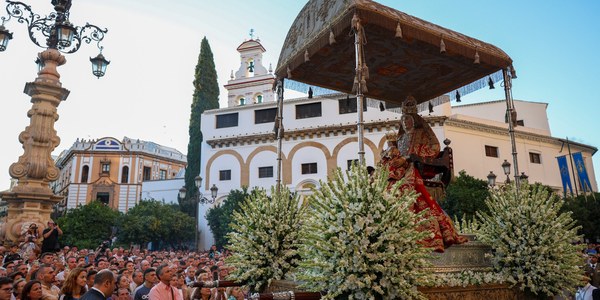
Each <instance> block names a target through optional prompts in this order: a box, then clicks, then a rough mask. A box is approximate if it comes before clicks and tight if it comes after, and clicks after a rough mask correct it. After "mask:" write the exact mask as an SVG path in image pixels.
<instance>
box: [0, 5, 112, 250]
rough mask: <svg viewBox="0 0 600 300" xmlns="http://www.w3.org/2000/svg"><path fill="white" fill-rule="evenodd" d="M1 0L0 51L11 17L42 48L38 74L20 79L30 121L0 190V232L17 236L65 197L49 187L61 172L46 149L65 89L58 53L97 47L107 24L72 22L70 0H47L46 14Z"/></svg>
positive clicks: (102, 68) (52, 142)
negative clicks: (8, 183)
mask: <svg viewBox="0 0 600 300" xmlns="http://www.w3.org/2000/svg"><path fill="white" fill-rule="evenodd" d="M6 2H7V5H6V12H7V13H8V17H1V18H0V20H1V21H2V25H0V51H4V50H6V47H7V45H8V41H9V40H10V39H12V37H13V34H12V33H11V32H9V31H8V30H7V29H6V28H5V27H4V25H5V23H6V22H7V21H10V20H11V19H12V18H15V19H16V20H17V23H20V24H26V25H27V29H28V33H29V38H30V39H31V41H32V42H33V43H34V44H36V45H37V46H39V47H41V48H44V50H43V51H42V52H40V53H38V55H37V59H36V61H35V62H36V64H37V65H38V72H37V78H35V80H34V81H33V82H28V83H26V84H25V90H24V92H25V94H27V95H29V96H30V97H31V103H32V107H31V109H30V110H29V112H28V113H27V116H28V117H29V118H30V123H29V126H27V127H26V128H25V130H24V131H23V132H21V134H20V135H19V142H20V143H21V144H23V152H24V153H23V155H21V156H20V157H19V158H18V161H17V162H15V163H13V164H12V165H11V166H10V168H9V170H8V172H9V174H10V176H11V177H12V178H15V179H17V180H18V181H17V184H16V186H14V187H13V188H12V189H11V190H9V191H6V192H2V193H0V197H1V198H2V199H3V200H4V201H6V202H7V203H8V217H7V221H6V224H5V228H7V230H6V232H5V236H4V238H5V239H6V240H12V241H16V240H17V239H18V238H19V237H20V234H21V233H20V230H19V228H21V226H22V225H23V224H24V223H26V222H32V221H33V222H36V223H38V224H45V223H46V222H47V221H48V220H49V219H50V216H51V213H52V211H53V209H54V207H56V210H57V213H58V212H60V211H59V209H61V206H55V204H57V203H59V202H61V201H62V200H63V198H64V197H63V196H60V195H56V194H54V192H53V190H52V189H51V188H50V182H52V181H55V180H57V179H58V177H59V174H60V172H59V170H58V168H57V167H56V165H55V163H54V160H53V159H52V157H51V155H50V154H51V153H52V151H54V149H55V148H56V147H57V146H58V145H59V143H60V138H59V137H58V136H57V134H56V130H55V129H54V123H55V122H56V120H58V113H57V108H58V105H59V104H60V103H61V102H62V101H64V100H66V99H67V97H68V96H69V93H70V92H69V90H67V89H65V88H64V87H63V86H62V83H61V82H60V74H59V73H58V71H57V67H59V66H62V65H64V64H65V63H66V61H67V60H66V59H65V57H64V56H63V55H62V54H61V53H66V54H69V53H75V52H77V50H79V48H80V47H81V45H82V44H83V43H86V44H90V43H92V42H95V43H96V45H97V47H98V48H99V49H100V50H102V47H101V46H100V42H101V41H102V40H103V39H104V34H105V33H106V32H107V30H106V29H101V28H100V27H98V26H96V25H91V24H89V23H86V24H85V25H84V26H75V25H73V24H71V23H70V22H69V15H70V12H69V9H70V8H71V0H51V3H52V5H53V6H54V12H52V13H50V14H49V15H47V16H45V17H42V16H41V15H38V14H36V13H34V12H33V11H32V10H31V7H30V6H29V5H27V4H25V3H23V2H18V1H11V0H7V1H6ZM91 61H92V63H93V65H94V66H93V72H94V75H95V76H98V77H101V76H103V75H104V74H105V72H106V66H107V65H108V63H109V62H108V61H107V60H106V59H104V57H103V56H101V55H99V57H96V58H95V59H92V60H91ZM62 208H63V209H64V207H62ZM63 211H64V210H63Z"/></svg>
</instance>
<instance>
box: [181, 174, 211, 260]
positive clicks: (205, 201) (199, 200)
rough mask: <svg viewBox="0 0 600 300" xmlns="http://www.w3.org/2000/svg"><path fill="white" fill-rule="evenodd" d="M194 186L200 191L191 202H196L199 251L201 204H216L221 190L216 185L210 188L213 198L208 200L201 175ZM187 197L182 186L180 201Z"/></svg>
mask: <svg viewBox="0 0 600 300" xmlns="http://www.w3.org/2000/svg"><path fill="white" fill-rule="evenodd" d="M194 185H195V186H196V188H197V189H198V193H197V194H196V195H193V196H192V197H191V198H190V200H191V201H193V202H194V207H195V218H194V219H195V220H196V232H195V234H194V246H195V249H196V250H198V235H199V228H198V221H199V212H198V208H199V206H200V204H212V203H215V200H216V199H217V193H218V191H219V188H218V187H217V186H216V185H215V184H213V186H212V187H211V188H210V196H211V198H210V199H207V198H206V197H204V195H203V194H202V177H201V176H200V175H198V176H196V177H195V178H194ZM186 195H187V189H186V188H185V186H182V187H181V188H180V189H179V198H180V199H184V198H185V196H186Z"/></svg>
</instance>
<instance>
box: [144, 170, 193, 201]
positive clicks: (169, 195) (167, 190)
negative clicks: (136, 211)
mask: <svg viewBox="0 0 600 300" xmlns="http://www.w3.org/2000/svg"><path fill="white" fill-rule="evenodd" d="M183 186H185V169H181V170H180V171H179V173H177V175H176V176H175V177H174V178H170V179H164V180H148V181H144V182H142V198H141V199H142V200H150V199H154V200H159V201H162V202H163V203H166V204H178V203H179V200H178V197H179V189H181V187H183Z"/></svg>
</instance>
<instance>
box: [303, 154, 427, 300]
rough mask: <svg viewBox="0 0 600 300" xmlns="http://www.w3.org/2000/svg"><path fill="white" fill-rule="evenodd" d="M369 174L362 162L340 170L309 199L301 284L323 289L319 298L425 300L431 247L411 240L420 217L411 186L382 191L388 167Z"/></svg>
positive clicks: (418, 234) (422, 234)
mask: <svg viewBox="0 0 600 300" xmlns="http://www.w3.org/2000/svg"><path fill="white" fill-rule="evenodd" d="M372 176H373V177H370V176H369V175H368V173H367V170H366V167H365V166H364V165H359V166H352V168H351V169H350V170H349V171H346V172H345V173H344V172H342V171H341V170H340V169H339V168H338V169H337V170H336V171H335V172H334V173H333V174H332V175H331V176H330V179H329V181H328V182H321V188H320V189H319V190H317V189H315V190H314V193H313V195H311V196H310V197H309V203H310V204H309V205H310V208H311V211H310V214H309V216H308V218H307V220H306V224H305V227H304V230H303V233H302V236H301V239H302V247H301V248H300V249H301V253H300V255H301V256H302V262H301V263H300V266H299V268H298V272H297V274H296V275H297V278H298V279H300V280H302V281H303V282H304V283H303V284H302V287H303V288H305V289H308V290H311V291H325V294H324V296H323V298H322V299H424V296H423V295H422V294H421V293H420V292H419V291H417V289H416V288H415V287H416V286H417V284H418V282H423V281H424V282H427V281H429V280H430V279H428V278H429V276H430V274H428V273H427V271H426V267H427V266H429V265H430V264H429V262H428V261H427V259H428V258H429V257H430V252H431V250H430V249H428V248H425V247H423V246H422V245H421V244H419V243H417V241H420V240H423V239H425V238H426V237H427V236H428V235H429V234H430V233H429V232H419V231H418V230H417V228H418V226H419V225H420V224H421V222H423V221H422V220H423V214H422V213H420V214H415V213H413V212H412V211H411V206H412V204H413V203H414V201H415V200H416V198H417V195H416V194H415V192H414V191H407V192H401V191H399V186H400V184H401V183H400V182H399V183H397V184H396V185H394V187H393V188H392V189H391V190H390V191H388V190H387V185H388V181H387V178H388V176H387V172H386V171H385V170H378V171H376V172H375V173H374V175H372Z"/></svg>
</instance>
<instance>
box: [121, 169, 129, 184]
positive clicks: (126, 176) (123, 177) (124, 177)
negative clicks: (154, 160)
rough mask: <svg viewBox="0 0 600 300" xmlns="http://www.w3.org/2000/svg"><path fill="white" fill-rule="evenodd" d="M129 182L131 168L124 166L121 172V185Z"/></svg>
mask: <svg viewBox="0 0 600 300" xmlns="http://www.w3.org/2000/svg"><path fill="white" fill-rule="evenodd" d="M127 182H129V167H128V166H124V167H123V169H122V170H121V183H127Z"/></svg>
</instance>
